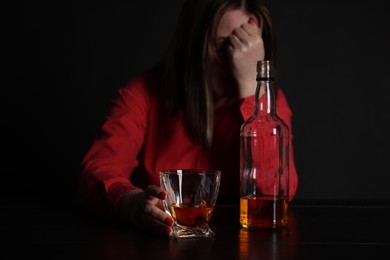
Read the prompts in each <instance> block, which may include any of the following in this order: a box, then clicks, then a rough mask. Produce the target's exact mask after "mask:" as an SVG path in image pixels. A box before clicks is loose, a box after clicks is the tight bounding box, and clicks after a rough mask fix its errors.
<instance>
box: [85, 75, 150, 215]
mask: <svg viewBox="0 0 390 260" xmlns="http://www.w3.org/2000/svg"><path fill="white" fill-rule="evenodd" d="M149 107H150V95H149V94H148V92H147V89H146V79H145V78H144V77H139V78H136V79H134V80H133V81H131V82H130V83H129V84H127V85H126V86H124V87H123V88H121V89H119V91H118V95H117V96H116V97H115V98H114V99H113V103H112V107H111V111H110V114H109V115H108V116H107V118H106V121H105V122H104V124H103V126H102V129H101V133H100V135H99V136H98V137H97V138H96V139H95V140H94V142H93V144H92V146H91V148H90V149H89V151H88V152H87V154H86V156H85V157H84V159H83V162H82V172H81V176H80V183H79V184H80V186H79V196H80V199H81V202H82V203H83V204H85V206H86V207H87V208H89V209H91V210H92V211H93V212H94V213H95V214H97V215H98V216H102V217H111V216H114V215H115V214H116V213H117V207H118V202H119V200H120V198H121V197H122V196H123V195H124V194H125V193H126V192H127V191H129V190H131V189H136V188H137V187H135V186H134V185H133V184H132V183H131V182H130V180H129V179H130V176H131V174H132V172H133V170H134V168H136V167H137V166H138V161H137V155H138V153H139V151H140V149H141V146H142V144H143V142H144V135H145V131H146V127H147V119H148V113H149Z"/></svg>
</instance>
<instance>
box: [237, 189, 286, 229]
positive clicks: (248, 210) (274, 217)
mask: <svg viewBox="0 0 390 260" xmlns="http://www.w3.org/2000/svg"><path fill="white" fill-rule="evenodd" d="M287 222H288V198H277V197H274V196H272V195H270V196H249V197H243V198H240V224H241V226H242V227H244V228H283V227H286V226H287Z"/></svg>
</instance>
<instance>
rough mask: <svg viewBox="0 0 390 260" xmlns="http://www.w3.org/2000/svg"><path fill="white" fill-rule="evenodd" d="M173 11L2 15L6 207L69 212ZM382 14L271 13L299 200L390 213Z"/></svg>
mask: <svg viewBox="0 0 390 260" xmlns="http://www.w3.org/2000/svg"><path fill="white" fill-rule="evenodd" d="M182 2H183V0H170V1H158V0H148V1H107V3H98V2H97V1H79V2H78V3H71V2H70V1H69V2H68V3H67V2H66V1H61V3H60V2H56V1H52V2H51V3H45V4H43V3H36V2H26V3H22V2H16V3H14V4H9V5H8V6H4V7H3V9H2V25H3V28H2V37H3V39H2V59H1V60H2V63H3V65H4V66H3V69H2V74H3V77H2V78H1V93H2V95H1V105H2V106H1V107H2V113H1V114H2V118H1V122H2V127H1V128H2V133H3V134H2V141H1V148H2V149H1V150H2V154H3V155H2V170H1V183H2V185H1V189H0V195H1V197H2V198H3V199H4V198H20V199H49V200H51V199H61V200H64V201H66V202H69V201H70V202H72V201H74V199H75V193H74V192H75V188H76V184H75V182H76V180H77V176H78V174H79V170H80V169H79V164H80V161H81V159H82V157H83V155H84V154H85V152H86V151H87V149H88V147H89V146H90V145H91V142H92V138H93V136H94V135H95V134H96V133H97V131H98V128H99V126H100V124H101V123H102V122H103V120H104V116H105V113H106V112H107V111H108V107H109V104H110V101H111V98H112V96H113V95H114V94H115V92H116V90H117V89H118V88H119V87H121V86H122V85H123V84H124V83H125V82H126V81H127V80H129V79H130V78H131V77H133V76H134V75H136V74H138V73H140V72H142V71H143V70H145V69H147V68H149V67H150V66H152V65H153V64H154V63H155V62H157V61H158V60H159V59H160V58H161V56H162V53H163V52H164V50H165V48H166V47H167V45H168V42H169V39H170V36H171V35H172V32H173V30H174V27H175V23H176V21H177V18H178V13H179V11H180V8H181V5H182ZM385 3H386V2H385V1H376V0H374V1H369V2H367V1H358V0H356V1H352V0H351V1H349V0H341V1H325V0H318V1H305V0H296V1H288V0H275V1H271V11H272V14H273V17H274V21H275V26H276V29H277V34H278V41H279V65H280V74H279V81H280V83H281V87H282V88H283V89H284V90H285V92H286V95H287V97H288V99H289V102H290V105H291V108H292V110H293V112H294V115H295V117H294V132H293V135H294V144H295V155H296V164H297V168H298V173H299V188H298V192H297V196H296V200H311V199H318V200H375V201H379V200H387V201H390V189H389V187H388V186H389V184H390V177H389V176H390V170H389V167H388V166H387V162H388V161H389V159H388V158H389V151H388V147H389V135H388V130H389V128H388V126H387V125H388V123H387V122H388V121H389V114H388V111H389V102H390V93H389V87H390V84H389V83H388V82H389V79H388V75H389V69H390V66H389V63H388V62H389V60H390V53H389V52H390V51H389V46H390V41H389V31H390V30H389V18H388V15H387V12H386V10H387V9H386V8H385ZM237 137H238V136H237Z"/></svg>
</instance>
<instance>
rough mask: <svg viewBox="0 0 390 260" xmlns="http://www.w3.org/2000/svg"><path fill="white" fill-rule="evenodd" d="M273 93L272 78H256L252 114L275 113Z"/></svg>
mask: <svg viewBox="0 0 390 260" xmlns="http://www.w3.org/2000/svg"><path fill="white" fill-rule="evenodd" d="M274 100H275V95H274V88H273V79H272V78H262V79H258V80H257V87H256V93H255V110H254V113H253V115H254V116H265V115H274V114H275V102H274Z"/></svg>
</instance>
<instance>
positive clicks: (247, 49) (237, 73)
mask: <svg viewBox="0 0 390 260" xmlns="http://www.w3.org/2000/svg"><path fill="white" fill-rule="evenodd" d="M227 53H228V57H229V59H230V62H231V67H232V73H233V76H234V78H235V79H236V81H237V85H238V92H239V95H240V97H243V98H245V97H248V96H251V95H254V94H255V90H256V64H257V61H258V60H263V59H264V43H263V39H262V37H261V28H259V27H258V26H257V24H256V21H255V20H254V19H253V18H250V19H249V21H248V23H244V24H242V25H241V26H240V27H237V28H235V29H234V30H233V32H232V34H231V35H230V36H229V42H228V46H227Z"/></svg>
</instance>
